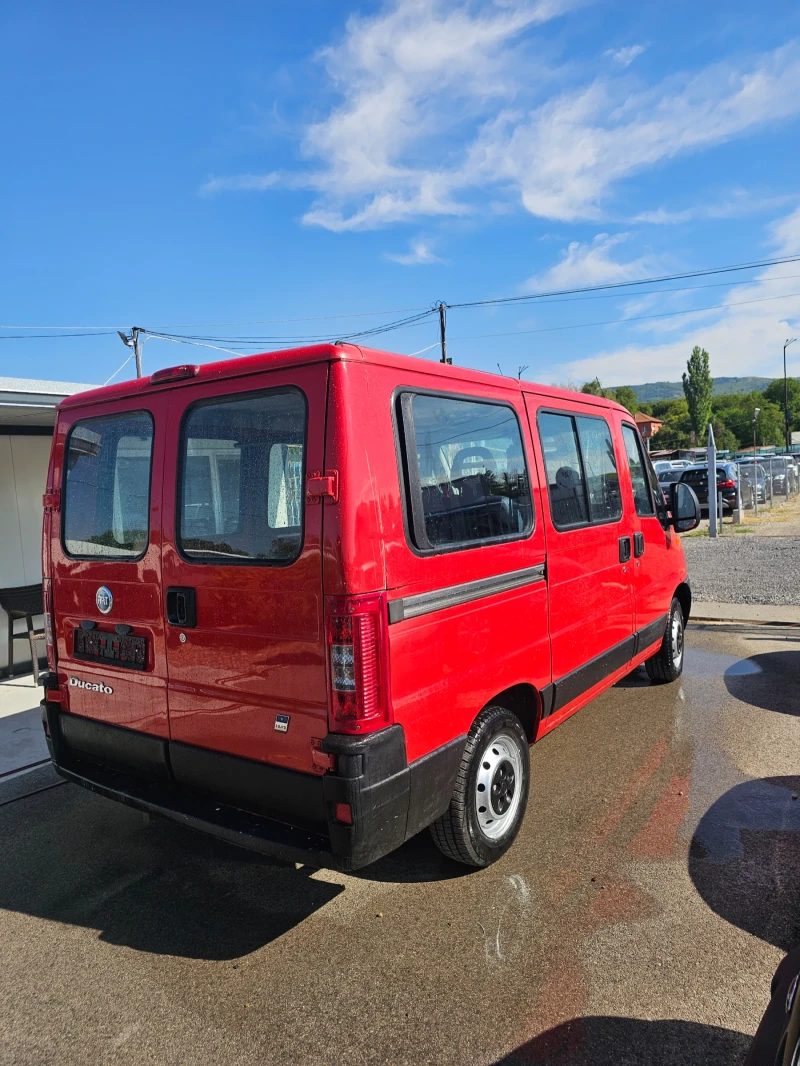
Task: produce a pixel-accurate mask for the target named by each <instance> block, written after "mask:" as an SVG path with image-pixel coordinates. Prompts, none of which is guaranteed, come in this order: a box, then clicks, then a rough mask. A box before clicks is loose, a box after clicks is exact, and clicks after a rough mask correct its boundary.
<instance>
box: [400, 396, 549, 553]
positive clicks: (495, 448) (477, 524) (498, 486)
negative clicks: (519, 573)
mask: <svg viewBox="0 0 800 1066" xmlns="http://www.w3.org/2000/svg"><path fill="white" fill-rule="evenodd" d="M399 408H400V410H399V424H400V428H401V429H402V435H403V445H404V447H403V451H404V458H405V463H406V471H407V492H408V504H409V511H410V523H409V525H410V533H411V536H412V539H413V541H414V545H415V547H417V548H418V549H419V550H421V551H436V550H439V551H441V550H447V549H451V548H467V547H471V546H472V545H475V544H480V543H483V542H486V541H492V540H500V539H511V538H519V537H525V536H527V535H528V534H529V533H530V531H531V530H532V529H533V501H532V499H531V488H530V480H529V477H528V470H527V466H526V463H525V454H524V449H523V445H522V436H521V434H520V428H519V422H518V421H517V416H516V414H515V412H514V410H513V408H511V407H507V406H505V405H501V404H495V403H482V402H480V401H476V400H461V399H455V398H453V397H446V396H432V395H428V394H424V393H403V394H402V395H401V396H400V398H399Z"/></svg>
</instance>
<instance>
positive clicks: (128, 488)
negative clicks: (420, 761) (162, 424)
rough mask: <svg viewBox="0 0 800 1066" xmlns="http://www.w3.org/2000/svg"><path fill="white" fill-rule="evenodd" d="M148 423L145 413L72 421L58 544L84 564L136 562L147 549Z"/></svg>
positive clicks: (150, 423)
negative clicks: (103, 560) (104, 560)
mask: <svg viewBox="0 0 800 1066" xmlns="http://www.w3.org/2000/svg"><path fill="white" fill-rule="evenodd" d="M152 453H153V419H152V417H151V415H149V414H148V413H147V412H145V411H136V412H134V413H131V414H124V415H116V416H113V417H110V418H92V419H87V420H86V421H82V422H76V423H75V425H74V426H73V427H72V430H71V431H70V434H69V439H68V441H67V447H66V461H65V464H64V465H65V473H64V517H63V544H64V549H65V551H66V552H67V554H69V555H75V556H79V557H81V558H84V559H99V558H114V559H136V558H138V557H139V556H141V555H142V554H144V551H145V549H146V548H147V542H148V537H149V527H150V462H151V458H152Z"/></svg>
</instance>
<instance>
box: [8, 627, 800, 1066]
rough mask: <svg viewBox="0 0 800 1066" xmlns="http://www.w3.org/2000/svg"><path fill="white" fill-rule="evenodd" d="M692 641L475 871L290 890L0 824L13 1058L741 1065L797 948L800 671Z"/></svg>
mask: <svg viewBox="0 0 800 1066" xmlns="http://www.w3.org/2000/svg"><path fill="white" fill-rule="evenodd" d="M687 642H688V652H687V661H686V671H685V674H684V677H683V678H682V679H681V681H680V682H678V683H676V684H674V685H666V686H651V685H650V684H649V681H648V680H647V677H646V674H645V673H644V671H637V672H636V673H635V674H634V675H632V676H631V677H630V678H628V679H626V680H625V681H624V682H622V683H620V684H619V685H617V686H615V687H614V689H612V690H611V691H610V692H608V693H606V694H605V695H604V696H603V697H601V698H600V699H598V700H596V701H595V702H594V703H593V704H591V705H590V706H588V707H586V708H585V709H584V710H582V711H581V712H580V713H579V714H577V715H576V716H574V717H573V718H572V719H570V720H569V721H568V722H566V723H565V724H564V725H563V726H561V727H560V728H559V729H558V730H556V731H555V732H554V733H553V734H552V735H550V736H548V737H547V738H545V740H544V741H543V742H542V743H541V744H539V745H537V746H536V747H535V748H534V749H533V752H532V769H533V782H532V788H531V798H530V805H529V809H528V814H527V817H526V822H525V825H524V827H523V831H522V834H521V836H520V839H519V841H518V842H517V844H516V845H515V847H514V848H513V849H512V850H511V851H510V852H509V853H508V854H507V855H506V856H505V857H504V858H503V860H502V861H501V862H499V863H498V864H496V865H495V866H493V867H491V868H490V869H488V870H485V871H470V870H467V869H466V868H462V867H458V866H455V865H453V864H451V863H449V862H448V861H447V860H446V859H444V857H443V856H441V855H440V853H439V852H438V851H437V850H436V849H435V847H434V846H433V844H432V842H431V841H430V838H429V837H428V835H427V834H422V835H420V836H419V837H417V838H416V839H415V840H413V841H410V842H409V843H408V844H407V845H405V846H404V847H403V848H401V849H400V850H399V851H398V852H396V853H395V854H394V855H391V856H388V857H387V858H386V859H383V860H381V861H380V862H379V863H376V864H375V865H374V866H372V867H369V868H367V869H365V870H362V871H360V872H359V873H358V874H357V875H354V876H344V875H341V874H336V873H332V872H330V871H313V870H309V869H305V868H299V869H295V868H294V867H292V866H287V865H283V864H280V863H270V862H266V861H264V860H261V859H259V858H257V857H252V856H249V855H248V854H247V853H244V852H240V851H237V849H234V848H227V847H221V846H218V845H215V844H213V843H212V842H210V841H208V840H206V839H204V838H201V837H197V836H194V835H193V834H191V833H188V832H186V831H184V830H182V829H180V828H178V827H177V826H173V825H170V824H166V823H156V822H154V823H152V824H151V825H149V826H147V825H144V824H143V823H142V820H141V819H140V818H139V816H138V815H136V814H135V813H133V812H131V811H129V810H126V809H124V808H121V807H118V806H116V805H114V804H112V803H109V802H107V801H105V800H101V799H99V798H97V797H95V796H92V795H90V794H88V793H85V792H82V791H80V790H78V789H77V788H74V787H73V786H64V787H63V788H57V789H54V790H52V791H50V792H44V793H41V794H38V795H35V796H31V797H29V798H28V799H25V800H23V801H21V802H16V803H10V804H8V805H7V806H5V807H0V847H2V849H3V855H4V862H5V865H4V872H3V874H2V876H0V908H2V909H1V910H0V973H2V976H0V995H2V996H3V1001H4V1003H6V1004H8V1005H9V1006H8V1009H7V1010H4V1014H3V1017H2V1020H0V1040H5V1042H6V1044H7V1046H8V1047H9V1048H10V1049H11V1056H10V1057H11V1060H12V1061H18V1062H23V1063H27V1062H30V1063H34V1062H35V1063H37V1066H39V1064H47V1063H51V1062H52V1063H59V1066H60V1064H63V1063H70V1062H73V1061H74V1062H81V1063H82V1064H84V1063H94V1062H97V1063H100V1062H111V1061H117V1060H119V1061H125V1062H126V1063H132V1064H138V1063H145V1062H158V1063H159V1064H172V1063H175V1064H177V1063H186V1062H192V1063H206V1062H208V1063H212V1062H213V1063H223V1064H226V1063H236V1066H242V1064H249V1063H254V1064H255V1063H258V1064H259V1066H261V1064H272V1063H276V1064H277V1063H280V1064H284V1063H302V1064H316V1063H320V1064H322V1063H326V1064H327V1063H330V1062H343V1063H358V1064H361V1063H364V1064H372V1063H375V1064H378V1063H395V1064H401V1063H408V1064H419V1063H436V1064H451V1063H452V1064H462V1063H463V1064H465V1066H466V1064H469V1066H475V1064H486V1066H488V1064H491V1063H503V1064H504V1066H512V1064H514V1066H516V1064H523V1063H524V1064H528V1063H549V1064H554V1066H562V1064H575V1066H577V1064H584V1063H586V1064H587V1066H588V1064H589V1063H591V1064H593V1066H598V1064H599V1066H604V1064H605V1063H609V1064H611V1063H614V1064H615V1066H627V1064H629V1063H630V1064H634V1063H644V1064H647V1066H667V1064H670V1066H671V1064H673V1063H675V1064H678V1063H682V1064H687V1066H689V1064H691V1066H696V1064H698V1063H708V1064H711V1066H717V1064H719V1066H722V1064H723V1063H724V1064H725V1066H730V1064H731V1063H736V1062H741V1061H742V1059H743V1057H744V1054H745V1052H746V1048H747V1045H748V1042H749V1036H748V1034H752V1033H753V1032H754V1030H755V1028H756V1025H757V1023H758V1019H759V1017H760V1015H761V1012H762V1011H763V1009H764V1007H765V1005H766V1002H767V998H768V989H769V979H770V976H771V974H772V971H773V970H774V968H775V966H776V964H777V962H778V961H779V959H780V957H781V953H782V951H783V950H785V948H786V947H788V946H789V945H790V944H791V943H792V942H793V940H795V939H800V930H798V928H797V924H796V923H797V916H798V914H800V908H799V907H798V904H800V899H798V887H797V886H800V881H799V880H798V878H797V870H798V868H800V862H799V860H800V800H797V799H794V798H793V796H796V795H797V793H798V785H800V779H798V778H797V777H795V776H792V775H793V774H795V773H797V772H798V767H797V762H798V760H797V752H798V751H800V743H799V741H800V737H798V729H800V723H798V708H797V681H798V662H797V659H796V658H795V657H796V656H797V655H798V654H800V653H799V652H798V651H797V650H795V649H796V648H798V646H800V645H799V644H798V641H797V639H796V637H794V636H793V635H792V634H791V633H785V634H784V633H782V632H777V633H769V634H765V632H764V631H763V630H756V629H752V630H750V629H738V630H736V631H735V632H732V631H731V630H730V628H727V629H726V631H724V632H714V631H713V630H710V629H695V630H692V629H690V630H689V632H688V634H687ZM1 800H2V796H0V801H1ZM38 1004H47V1009H45V1010H39V1009H36V1007H37V1005H38ZM76 1019H81V1024H80V1025H78V1024H77V1022H76ZM123 1056H124V1057H123Z"/></svg>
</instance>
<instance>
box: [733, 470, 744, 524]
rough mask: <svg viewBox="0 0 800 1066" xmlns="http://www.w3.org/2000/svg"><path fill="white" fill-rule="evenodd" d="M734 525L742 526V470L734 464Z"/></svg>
mask: <svg viewBox="0 0 800 1066" xmlns="http://www.w3.org/2000/svg"><path fill="white" fill-rule="evenodd" d="M733 521H734V524H735V525H737V526H739V525H741V524H742V468H741V467H740V466H739V464H738V463H737V464H736V510H735V511H734V512H733Z"/></svg>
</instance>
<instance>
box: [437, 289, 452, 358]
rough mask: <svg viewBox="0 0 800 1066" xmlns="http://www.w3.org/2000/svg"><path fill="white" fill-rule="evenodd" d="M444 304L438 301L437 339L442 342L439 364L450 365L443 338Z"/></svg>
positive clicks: (445, 342) (445, 341)
mask: <svg viewBox="0 0 800 1066" xmlns="http://www.w3.org/2000/svg"><path fill="white" fill-rule="evenodd" d="M446 306H447V305H446V304H444V303H442V302H441V301H440V303H439V339H440V340H441V342H442V358H441V359H440V360H439V362H440V363H452V362H453V360H452V359H448V358H447V340H446V338H445V308H446Z"/></svg>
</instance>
